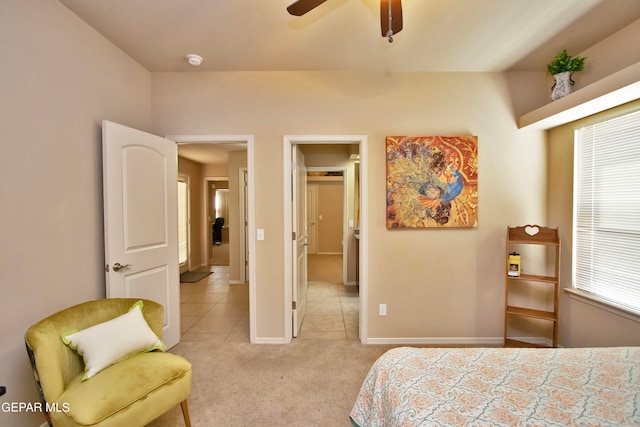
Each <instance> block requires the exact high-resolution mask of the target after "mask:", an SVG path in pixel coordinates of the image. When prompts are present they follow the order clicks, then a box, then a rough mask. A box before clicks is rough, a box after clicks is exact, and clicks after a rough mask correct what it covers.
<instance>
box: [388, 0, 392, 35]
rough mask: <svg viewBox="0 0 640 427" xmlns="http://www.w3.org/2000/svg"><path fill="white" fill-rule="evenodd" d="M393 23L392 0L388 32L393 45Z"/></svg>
mask: <svg viewBox="0 0 640 427" xmlns="http://www.w3.org/2000/svg"><path fill="white" fill-rule="evenodd" d="M392 21H393V15H392V14H391V0H389V30H388V31H387V38H388V39H389V43H393V27H392V26H391V23H392Z"/></svg>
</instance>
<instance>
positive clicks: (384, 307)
mask: <svg viewBox="0 0 640 427" xmlns="http://www.w3.org/2000/svg"><path fill="white" fill-rule="evenodd" d="M378 314H380V316H386V315H387V304H380V306H379V307H378Z"/></svg>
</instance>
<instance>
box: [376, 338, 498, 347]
mask: <svg viewBox="0 0 640 427" xmlns="http://www.w3.org/2000/svg"><path fill="white" fill-rule="evenodd" d="M366 343H367V344H393V345H405V344H407V345H421V344H422V345H475V346H479V345H491V346H495V345H502V344H504V338H503V337H459V338H453V337H434V338H426V337H425V338H411V337H405V338H368V339H367V341H366Z"/></svg>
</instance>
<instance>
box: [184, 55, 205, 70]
mask: <svg viewBox="0 0 640 427" xmlns="http://www.w3.org/2000/svg"><path fill="white" fill-rule="evenodd" d="M187 61H189V64H191V65H193V66H194V67H197V66H199V65H200V64H202V61H203V58H202V56H200V55H196V54H195V53H190V54H188V55H187Z"/></svg>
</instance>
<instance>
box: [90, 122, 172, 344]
mask: <svg viewBox="0 0 640 427" xmlns="http://www.w3.org/2000/svg"><path fill="white" fill-rule="evenodd" d="M102 133H103V134H102V135H103V140H102V141H103V142H102V144H103V182H104V223H105V264H106V266H107V268H105V270H106V283H107V289H106V294H107V298H146V299H151V300H154V301H157V302H158V303H160V304H162V305H163V306H164V315H165V324H164V331H163V340H164V342H165V344H166V345H167V347H172V346H174V345H175V344H177V343H178V342H179V341H180V283H179V273H178V218H177V181H178V179H177V175H178V173H177V147H176V144H175V143H174V142H173V141H170V140H168V139H166V138H161V137H158V136H155V135H150V134H148V133H145V132H141V131H138V130H135V129H131V128H127V127H125V126H122V125H118V124H116V123H111V122H107V121H104V122H103V124H102ZM116 263H118V264H120V265H122V266H126V268H122V269H119V270H118V269H114V266H115V265H116Z"/></svg>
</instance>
